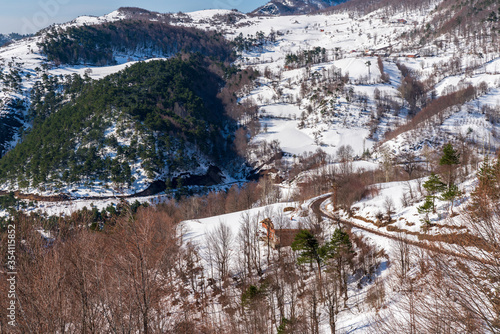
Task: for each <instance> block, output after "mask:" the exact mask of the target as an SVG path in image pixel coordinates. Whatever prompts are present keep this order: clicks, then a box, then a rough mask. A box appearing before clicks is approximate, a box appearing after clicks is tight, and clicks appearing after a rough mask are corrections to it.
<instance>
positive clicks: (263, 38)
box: [233, 29, 278, 52]
mask: <svg viewBox="0 0 500 334" xmlns="http://www.w3.org/2000/svg"><path fill="white" fill-rule="evenodd" d="M277 36H278V33H277V32H275V31H274V30H272V29H271V32H270V33H269V34H268V35H266V34H265V33H264V32H263V31H257V32H256V33H255V36H254V35H247V36H246V37H244V36H243V33H240V34H239V35H238V36H236V38H235V39H234V41H233V43H234V46H235V48H236V50H238V51H240V52H241V51H252V50H254V49H256V48H259V49H261V50H262V48H263V47H264V46H265V45H266V44H268V43H275V42H276V38H277Z"/></svg>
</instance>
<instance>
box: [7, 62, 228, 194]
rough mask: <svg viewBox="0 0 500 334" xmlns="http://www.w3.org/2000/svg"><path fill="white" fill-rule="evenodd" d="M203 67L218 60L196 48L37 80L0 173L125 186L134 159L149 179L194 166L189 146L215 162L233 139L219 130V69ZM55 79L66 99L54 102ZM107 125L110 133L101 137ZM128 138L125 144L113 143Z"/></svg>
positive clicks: (35, 180) (19, 179)
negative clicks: (91, 73)
mask: <svg viewBox="0 0 500 334" xmlns="http://www.w3.org/2000/svg"><path fill="white" fill-rule="evenodd" d="M209 67H210V68H214V67H217V66H216V65H215V64H214V63H212V62H211V61H209V60H208V59H206V58H203V57H202V56H201V55H199V54H194V55H191V56H187V55H186V56H183V57H181V56H179V57H176V58H173V59H170V60H168V61H154V62H147V63H137V64H134V65H133V66H130V67H128V68H127V69H125V70H124V71H122V72H119V73H116V74H114V75H111V76H108V77H106V78H104V79H101V80H99V81H88V80H84V79H79V78H76V77H71V78H70V79H71V80H69V81H65V82H63V83H61V81H60V80H57V79H49V78H47V79H46V80H42V82H41V83H40V84H37V86H36V87H35V90H34V94H35V96H34V100H33V105H32V108H31V110H32V111H31V114H32V117H33V119H34V120H36V122H35V123H34V126H33V128H32V130H31V131H30V132H29V133H28V134H27V135H26V137H25V139H24V141H23V142H22V143H21V144H19V145H17V146H16V147H15V149H14V150H12V151H10V152H9V153H8V154H7V155H6V156H5V157H4V158H3V159H2V160H1V161H0V178H1V179H2V180H3V181H6V180H10V181H11V182H13V184H16V183H19V186H20V187H27V186H28V185H34V186H36V185H38V184H40V183H43V182H47V181H51V180H54V181H62V182H65V183H74V182H82V181H86V182H92V181H96V180H99V181H103V182H105V183H106V182H113V183H115V184H130V183H131V182H133V175H132V171H131V168H130V165H131V164H132V163H133V162H136V161H139V160H141V161H142V167H143V168H144V169H145V170H146V171H147V173H148V175H149V176H150V177H154V176H155V175H158V174H160V173H161V172H162V171H163V170H164V169H165V167H166V166H168V168H169V171H170V172H174V171H175V170H184V169H188V168H189V167H190V166H192V165H193V164H196V163H197V162H196V161H195V160H194V159H193V157H192V156H189V155H187V154H184V153H183V152H185V150H186V149H187V147H188V146H189V145H196V147H197V149H198V150H199V151H200V152H202V153H204V154H206V155H207V156H210V157H214V159H216V160H217V159H222V158H223V157H231V156H232V152H233V151H232V142H231V137H229V138H225V137H223V136H222V135H221V131H220V129H222V128H223V127H224V126H225V125H229V127H231V125H230V124H231V123H230V122H229V119H228V118H227V117H226V116H225V114H224V107H223V105H222V102H221V101H220V100H219V99H218V98H217V94H218V91H219V87H222V86H223V85H224V80H223V78H222V77H221V76H219V74H221V75H224V74H223V73H224V71H223V70H219V72H218V73H219V74H216V73H214V71H211V70H209ZM61 85H63V86H66V88H67V89H68V90H67V95H66V97H68V98H70V102H69V103H66V104H64V105H62V106H61V107H59V106H60V101H61V100H62V99H63V97H61V96H58V95H57V94H56V93H55V92H54V89H55V88H56V87H59V86H61ZM54 110H57V111H58V112H54ZM113 123H115V124H116V125H115V126H116V128H117V131H116V134H113V135H106V130H107V129H108V128H110V127H112V125H113ZM127 137H128V140H127V141H128V144H124V143H120V142H119V141H118V139H119V138H127ZM107 149H112V150H114V151H115V152H116V155H114V156H110V155H109V154H107V153H106V152H107V151H106V150H107ZM217 161H218V160H217Z"/></svg>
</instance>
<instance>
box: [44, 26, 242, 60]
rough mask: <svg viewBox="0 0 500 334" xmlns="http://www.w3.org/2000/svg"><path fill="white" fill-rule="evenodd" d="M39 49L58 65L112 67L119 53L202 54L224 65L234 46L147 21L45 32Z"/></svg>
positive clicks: (211, 35)
mask: <svg viewBox="0 0 500 334" xmlns="http://www.w3.org/2000/svg"><path fill="white" fill-rule="evenodd" d="M39 47H40V48H41V49H42V52H43V53H44V54H46V55H47V58H48V59H49V61H53V62H55V63H56V64H93V65H100V66H104V65H112V64H115V63H116V60H115V58H114V56H115V54H116V53H119V54H124V55H129V56H134V55H144V56H148V57H153V56H158V57H161V56H163V57H164V56H172V55H175V54H177V53H180V52H200V53H201V54H203V55H205V56H212V57H214V58H215V59H218V60H221V61H225V60H231V59H232V56H233V52H232V47H231V45H230V44H229V43H228V42H227V41H226V40H225V38H224V37H223V36H222V35H221V34H220V33H217V32H214V31H202V30H199V29H195V28H188V27H179V26H172V25H169V24H166V23H162V22H156V21H145V20H121V21H117V22H112V23H104V24H101V25H92V26H82V27H69V28H67V29H65V30H58V29H56V28H54V29H52V30H50V31H47V32H46V36H45V37H44V39H43V41H42V42H40V43H39Z"/></svg>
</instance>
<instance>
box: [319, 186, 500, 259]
mask: <svg viewBox="0 0 500 334" xmlns="http://www.w3.org/2000/svg"><path fill="white" fill-rule="evenodd" d="M329 197H330V194H326V195H324V196H320V197H318V198H317V199H316V200H314V201H313V202H312V203H311V204H310V208H311V210H312V211H313V212H314V214H315V215H316V216H318V217H325V218H329V219H331V220H333V221H338V222H339V223H341V224H343V225H344V226H349V227H354V228H358V229H360V230H363V231H365V232H368V233H371V234H374V235H378V236H381V237H384V238H387V239H391V240H394V241H399V240H401V239H400V238H401V236H398V235H395V234H393V233H389V232H383V231H380V230H376V229H372V228H368V227H366V226H363V225H361V224H358V223H355V222H353V221H350V220H345V219H340V218H338V217H335V216H334V215H333V214H332V213H330V212H327V211H325V210H323V209H322V208H321V205H322V204H323V203H324V202H325V201H326V200H327V199H328V198H329ZM404 241H405V242H406V243H407V244H409V245H412V246H415V247H418V248H421V249H424V250H427V251H431V252H432V253H435V254H440V255H449V256H453V257H457V258H461V259H465V260H472V261H477V262H481V263H483V264H490V265H498V263H493V262H491V261H487V260H483V259H479V258H477V257H472V256H469V255H467V254H462V253H457V252H454V251H451V250H449V249H444V248H442V247H439V246H436V245H433V244H430V243H429V242H422V241H415V240H411V239H408V238H404Z"/></svg>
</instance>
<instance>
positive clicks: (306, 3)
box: [252, 0, 347, 16]
mask: <svg viewBox="0 0 500 334" xmlns="http://www.w3.org/2000/svg"><path fill="white" fill-rule="evenodd" d="M346 1H347V0H271V1H270V2H268V3H267V4H265V5H264V6H262V7H259V8H257V9H256V10H254V11H253V12H252V14H254V15H273V16H276V15H294V14H309V13H312V12H315V11H317V10H320V9H324V8H326V7H330V6H335V5H338V4H341V3H343V2H346Z"/></svg>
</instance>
